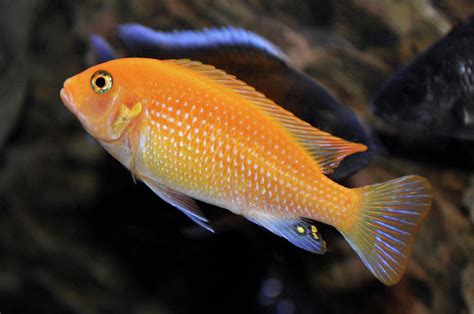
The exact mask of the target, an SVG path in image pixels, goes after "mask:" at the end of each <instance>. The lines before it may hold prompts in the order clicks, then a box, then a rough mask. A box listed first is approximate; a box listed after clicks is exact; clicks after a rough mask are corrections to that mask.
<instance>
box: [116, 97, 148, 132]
mask: <svg viewBox="0 0 474 314" xmlns="http://www.w3.org/2000/svg"><path fill="white" fill-rule="evenodd" d="M140 112H142V103H141V102H137V103H136V104H135V105H133V107H132V108H128V106H127V105H124V104H122V105H121V106H120V112H119V114H118V117H117V120H115V122H114V126H113V132H114V134H115V135H120V134H121V133H122V132H123V130H124V129H125V127H126V126H127V125H128V124H129V123H130V121H131V120H132V119H133V118H135V117H136V116H138V115H139V114H140Z"/></svg>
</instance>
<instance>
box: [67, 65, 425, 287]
mask: <svg viewBox="0 0 474 314" xmlns="http://www.w3.org/2000/svg"><path fill="white" fill-rule="evenodd" d="M89 80H90V81H89ZM61 97H62V99H63V101H64V103H65V104H66V105H67V106H68V107H69V108H70V109H71V111H72V112H73V113H75V114H76V115H77V117H78V118H79V120H80V121H81V122H82V124H83V125H84V127H85V128H86V129H87V130H88V132H89V133H91V135H93V136H94V137H95V138H97V139H98V140H99V141H100V143H101V144H102V145H103V146H104V147H105V148H106V149H107V150H108V151H109V152H110V153H111V154H112V155H113V156H115V157H116V158H117V159H118V160H119V161H120V162H122V163H123V164H124V165H125V166H126V167H128V168H129V169H130V170H131V171H132V173H133V174H134V175H135V176H136V177H137V178H139V179H140V180H142V181H144V182H145V183H146V184H147V185H148V186H149V187H150V188H152V189H153V191H154V192H155V193H157V194H158V195H159V196H160V197H161V198H163V199H164V200H166V201H168V202H169V203H171V204H173V205H174V206H176V207H177V208H179V209H180V210H182V211H183V212H184V213H185V214H187V215H188V216H189V217H190V218H191V219H193V220H194V221H196V222H198V223H200V224H202V225H204V226H206V225H205V222H207V220H206V219H205V218H204V217H203V215H202V213H201V212H200V211H199V209H198V207H197V205H196V204H195V203H194V201H193V199H198V200H201V201H204V202H207V203H210V204H214V205H217V206H220V207H223V208H226V209H228V210H230V211H232V212H234V213H236V214H241V215H244V216H245V217H247V218H248V219H250V220H251V221H253V222H256V223H257V224H260V225H262V226H263V227H265V228H267V229H269V230H270V231H272V232H274V233H276V234H278V235H280V236H282V237H285V238H287V239H288V240H289V241H290V242H292V243H293V244H295V245H297V246H299V247H301V248H304V249H307V250H309V251H312V252H316V253H324V251H325V244H324V241H322V239H321V236H320V234H319V232H318V231H317V228H316V227H315V226H314V225H312V224H310V223H308V222H305V221H304V220H303V219H302V218H310V219H313V220H318V221H321V222H324V223H327V224H330V225H333V226H335V227H336V228H338V229H339V230H340V231H341V232H342V233H343V234H344V236H345V237H346V238H347V239H348V241H349V242H350V243H351V245H352V246H353V247H354V249H355V250H356V251H357V253H358V254H359V255H360V256H361V257H362V259H363V261H364V263H365V264H366V265H367V266H368V267H369V269H370V270H371V271H372V272H373V273H374V274H375V275H376V276H377V277H378V278H379V279H380V280H382V281H383V282H385V283H387V284H393V283H394V282H396V281H398V279H399V278H400V276H401V273H402V272H403V270H404V268H405V266H406V261H407V256H408V255H409V253H410V252H409V251H410V247H411V243H412V242H413V239H414V233H415V232H416V230H417V229H418V226H419V224H420V222H421V221H422V219H423V218H424V216H425V214H426V212H427V209H428V208H429V206H430V203H431V192H430V187H429V183H427V181H426V180H425V179H423V178H420V177H415V176H410V177H404V178H401V179H398V180H393V181H389V182H387V183H384V184H379V185H374V186H369V187H364V188H360V189H348V188H345V187H343V186H341V185H339V184H337V183H335V182H333V181H331V180H330V179H329V178H328V177H326V175H325V174H326V173H328V172H330V171H331V169H333V168H335V167H337V165H338V164H339V162H340V161H341V160H342V159H343V158H344V157H345V156H348V155H350V154H353V153H356V152H360V151H364V150H365V149H366V147H365V146H364V145H362V144H356V143H350V142H347V141H345V140H342V139H339V138H336V137H333V136H331V135H330V134H328V133H325V132H322V131H320V130H318V129H315V128H313V127H311V126H310V125H309V124H307V123H305V122H304V121H301V120H299V119H298V118H296V117H295V116H293V115H292V114H291V113H289V112H287V111H285V110H283V109H282V108H281V107H279V106H278V105H276V104H274V103H273V102H272V101H271V100H268V99H267V98H265V96H263V95H262V94H260V93H258V92H256V91H255V90H254V89H253V88H251V87H249V86H247V85H246V84H245V83H243V82H241V81H238V80H236V79H235V78H234V77H232V76H229V75H226V74H225V73H224V72H222V71H219V70H216V69H214V68H213V67H211V66H206V65H202V64H200V63H198V62H192V61H189V60H170V61H158V60H152V59H139V58H131V59H121V60H114V61H111V62H108V63H105V64H102V65H98V66H95V67H93V68H91V69H88V70H86V71H84V72H83V73H81V74H79V75H77V76H75V77H73V78H71V79H69V80H67V81H66V82H65V84H64V89H63V90H62V91H61ZM407 212H408V214H407ZM367 237H368V239H369V240H367V239H366V238H367ZM397 238H400V239H401V240H397ZM372 241H374V243H372ZM377 241H381V242H380V245H378V244H377ZM400 243H401V244H400ZM405 244H406V245H405ZM374 245H375V247H374ZM374 253H377V254H378V255H376V256H375V257H374ZM379 268H380V269H379Z"/></svg>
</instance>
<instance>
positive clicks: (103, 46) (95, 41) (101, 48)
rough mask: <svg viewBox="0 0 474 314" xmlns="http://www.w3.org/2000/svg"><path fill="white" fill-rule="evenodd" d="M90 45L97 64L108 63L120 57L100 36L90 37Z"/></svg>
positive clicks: (93, 35)
mask: <svg viewBox="0 0 474 314" xmlns="http://www.w3.org/2000/svg"><path fill="white" fill-rule="evenodd" d="M89 44H90V47H91V50H92V54H93V56H94V57H95V60H94V61H95V62H96V63H102V62H106V61H109V60H113V59H117V58H118V57H119V56H118V55H117V52H116V51H115V49H114V48H112V46H111V45H110V44H109V43H108V42H107V41H106V40H105V39H104V38H103V37H101V36H99V35H96V34H92V35H90V37H89Z"/></svg>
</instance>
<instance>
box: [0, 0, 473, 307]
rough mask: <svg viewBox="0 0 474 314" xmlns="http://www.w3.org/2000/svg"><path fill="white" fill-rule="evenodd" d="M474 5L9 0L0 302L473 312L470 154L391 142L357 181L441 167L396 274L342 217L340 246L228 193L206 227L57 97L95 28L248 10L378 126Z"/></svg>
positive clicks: (235, 20)
mask: <svg viewBox="0 0 474 314" xmlns="http://www.w3.org/2000/svg"><path fill="white" fill-rule="evenodd" d="M472 13H474V3H473V2H472V1H468V0H456V1H434V0H433V1H428V0H413V1H409V0H406V1H395V0H381V1H379V0H343V1H335V0H334V1H332V0H327V1H322V0H313V1H311V0H306V1H305V0H301V1H283V0H274V1H270V0H248V1H211V0H203V1H197V0H181V1H173V0H162V1H158V0H130V1H125V0H106V1H103V0H102V1H98V0H85V1H57V0H56V1H55V0H37V1H34V0H32V1H28V0H21V1H13V0H4V1H1V2H0V17H1V19H0V69H1V70H0V82H1V84H0V117H1V123H0V312H2V313H137V314H142V313H191V312H192V313H200V312H206V313H331V312H344V313H474V292H473V291H474V271H473V268H474V230H473V224H474V203H473V202H474V196H473V195H474V175H473V174H472V172H470V171H468V170H465V169H463V165H455V166H446V165H438V164H436V163H430V162H419V161H414V160H409V159H403V158H402V157H400V156H398V157H395V156H390V155H381V156H380V157H379V158H378V159H377V160H376V162H374V163H373V164H372V165H371V166H370V167H369V168H368V169H366V170H364V171H362V172H361V173H359V174H357V175H355V176H354V177H353V178H351V179H350V180H349V181H348V184H349V185H355V186H359V185H362V184H368V183H372V182H379V181H384V180H387V179H391V178H394V177H397V176H401V175H404V174H410V173H417V174H420V175H424V176H426V177H428V178H429V179H430V180H431V181H432V183H433V186H434V189H435V202H434V206H433V210H432V212H431V214H430V216H429V218H428V219H427V221H426V223H425V224H424V225H423V227H422V229H421V231H420V234H419V236H418V240H417V241H416V243H415V247H414V254H413V259H412V261H411V263H410V265H409V268H408V271H407V274H406V275H405V277H404V278H403V280H402V281H401V282H400V283H399V284H398V285H396V286H394V287H385V286H383V285H381V284H379V283H378V282H377V281H376V280H375V279H374V278H373V277H372V276H371V275H370V273H369V272H368V271H367V270H365V269H364V267H363V265H362V263H361V262H360V261H359V260H358V258H357V256H356V254H355V253H354V252H353V251H352V250H351V249H350V248H349V246H348V245H347V244H346V243H345V242H344V241H343V240H342V237H341V236H340V235H339V234H338V233H337V232H336V231H335V230H334V229H332V228H329V227H327V228H323V230H322V231H323V233H324V235H325V238H326V240H327V241H328V244H329V248H330V251H329V252H328V254H326V255H325V256H315V255H311V254H308V253H305V252H302V251H301V250H298V249H297V248H294V247H292V246H291V245H289V244H288V243H287V242H286V241H284V240H282V239H279V238H277V237H275V236H273V235H271V234H270V233H268V232H266V231H265V230H262V229H260V228H259V227H257V226H255V225H252V224H251V223H248V222H245V221H243V220H240V219H238V218H236V217H233V216H224V217H221V215H219V214H220V211H219V210H217V209H211V210H210V212H209V216H210V217H216V218H215V219H216V223H217V224H218V225H220V226H222V228H221V229H222V231H221V232H218V233H217V234H215V235H208V234H206V233H203V232H202V231H200V230H199V229H197V228H196V227H195V226H194V225H193V224H192V222H190V221H188V220H187V219H186V218H185V217H184V216H183V215H182V214H180V213H178V212H177V211H176V210H174V209H172V208H170V207H169V206H167V205H166V204H164V203H163V202H162V201H160V200H159V199H158V198H157V197H155V196H154V195H153V194H152V193H151V191H149V190H147V189H146V188H145V187H144V185H142V184H138V185H134V184H133V182H132V180H131V178H130V175H129V173H128V172H127V171H126V170H125V169H122V167H121V166H120V165H119V164H118V163H117V162H116V161H114V160H113V159H112V158H111V157H109V156H107V155H106V154H105V152H104V151H103V150H102V149H101V148H100V147H99V146H98V145H97V144H96V143H95V142H94V140H93V139H91V138H90V137H89V136H88V135H87V134H86V133H85V131H84V130H83V129H82V128H81V126H80V125H79V123H78V122H77V121H76V119H75V118H74V117H73V115H72V114H70V113H69V112H68V111H67V110H66V108H65V107H64V106H63V105H62V104H61V101H60V99H59V96H58V93H59V89H60V87H61V85H62V82H63V81H64V79H65V78H66V77H68V76H71V75H72V74H75V73H76V72H79V71H81V70H82V69H84V68H85V67H86V66H87V58H86V56H87V35H88V33H89V32H91V31H93V32H96V33H99V34H108V33H109V32H110V30H111V29H113V28H114V26H115V25H116V24H117V23H121V22H138V23H142V24H144V25H147V26H151V27H154V28H156V29H162V30H172V29H182V28H202V27H210V26H222V25H233V26H239V27H244V28H247V29H249V30H252V31H255V32H257V33H259V34H260V35H263V36H265V37H267V38H269V39H270V40H272V41H273V42H274V43H276V44H277V45H278V46H279V47H281V49H282V50H283V51H285V52H286V53H287V54H288V55H289V56H290V57H291V58H292V59H293V60H294V63H295V64H296V65H297V66H298V67H300V68H302V69H304V70H305V71H307V72H308V73H309V74H311V75H313V76H314V77H316V78H317V79H318V80H319V81H321V82H322V83H324V84H325V85H326V86H327V87H328V88H329V89H330V90H331V91H332V92H333V93H334V94H335V95H336V96H337V97H338V98H340V99H341V100H342V101H343V102H344V103H345V104H347V105H348V106H350V107H351V108H353V109H354V110H355V111H356V112H357V113H358V114H359V115H360V116H361V117H362V118H363V119H364V120H365V121H366V122H367V124H368V125H372V123H373V117H372V116H371V114H370V111H369V109H368V104H369V103H370V99H371V97H372V96H373V95H374V93H375V91H376V90H377V89H378V88H379V86H380V85H381V83H382V81H383V79H384V78H386V77H387V76H389V75H390V74H391V73H392V72H393V71H394V70H395V69H396V68H398V67H400V66H402V65H403V64H404V63H406V62H407V61H409V60H410V59H412V58H413V57H414V56H416V54H418V53H419V52H420V51H421V50H422V49H424V48H425V47H427V46H429V45H430V44H431V43H433V41H435V40H436V39H438V38H440V37H441V36H442V35H443V34H445V33H446V32H447V31H449V29H450V27H451V25H452V24H453V23H455V22H457V21H460V20H462V19H464V18H465V17H467V16H468V15H469V14H472ZM471 171H472V170H471ZM214 212H215V213H214Z"/></svg>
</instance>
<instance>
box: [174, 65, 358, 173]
mask: <svg viewBox="0 0 474 314" xmlns="http://www.w3.org/2000/svg"><path fill="white" fill-rule="evenodd" d="M166 62H168V63H173V64H176V65H179V66H181V67H185V68H187V69H190V70H192V71H195V72H197V73H199V74H201V75H204V76H206V77H208V78H210V79H211V80H213V81H214V82H216V83H219V84H221V85H224V86H226V87H228V88H230V89H232V90H233V91H235V92H237V93H238V94H240V96H241V97H243V98H244V99H246V100H247V101H249V102H250V103H252V104H254V105H255V106H256V107H257V108H259V109H261V110H263V111H264V112H265V113H266V114H267V115H268V116H270V117H271V118H273V119H274V120H275V121H277V122H279V123H280V125H282V126H283V127H284V128H285V129H286V130H288V132H289V133H290V134H291V135H292V136H293V138H294V139H295V140H296V141H298V142H299V143H300V144H301V145H302V146H303V147H304V148H305V149H306V150H307V151H308V153H309V154H311V155H312V156H313V157H314V158H315V159H316V160H317V161H318V163H319V165H320V167H321V169H322V171H323V173H325V174H328V173H331V172H333V169H334V168H336V167H337V166H338V165H339V163H340V162H341V161H342V160H343V159H344V158H345V157H347V156H349V155H352V154H354V153H357V152H363V151H365V150H367V147H366V146H365V145H363V144H358V143H352V142H349V141H346V140H344V139H341V138H338V137H335V136H332V135H331V134H329V133H326V132H323V131H321V130H319V129H317V128H315V127H313V126H311V125H310V124H309V123H307V122H305V121H302V120H301V119H299V118H297V117H296V116H295V115H293V114H292V113H291V112H289V111H287V110H285V109H283V108H282V107H280V106H278V105H277V104H275V103H274V102H273V101H271V100H270V99H268V98H266V97H265V95H263V94H262V93H260V92H258V91H256V90H255V89H254V88H253V87H251V86H249V85H247V84H246V83H245V82H243V81H240V80H238V79H237V78H236V77H235V76H233V75H229V74H227V73H225V72H224V71H222V70H219V69H216V68H215V67H214V66H212V65H205V64H202V63H201V62H199V61H191V60H188V59H180V60H166Z"/></svg>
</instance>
